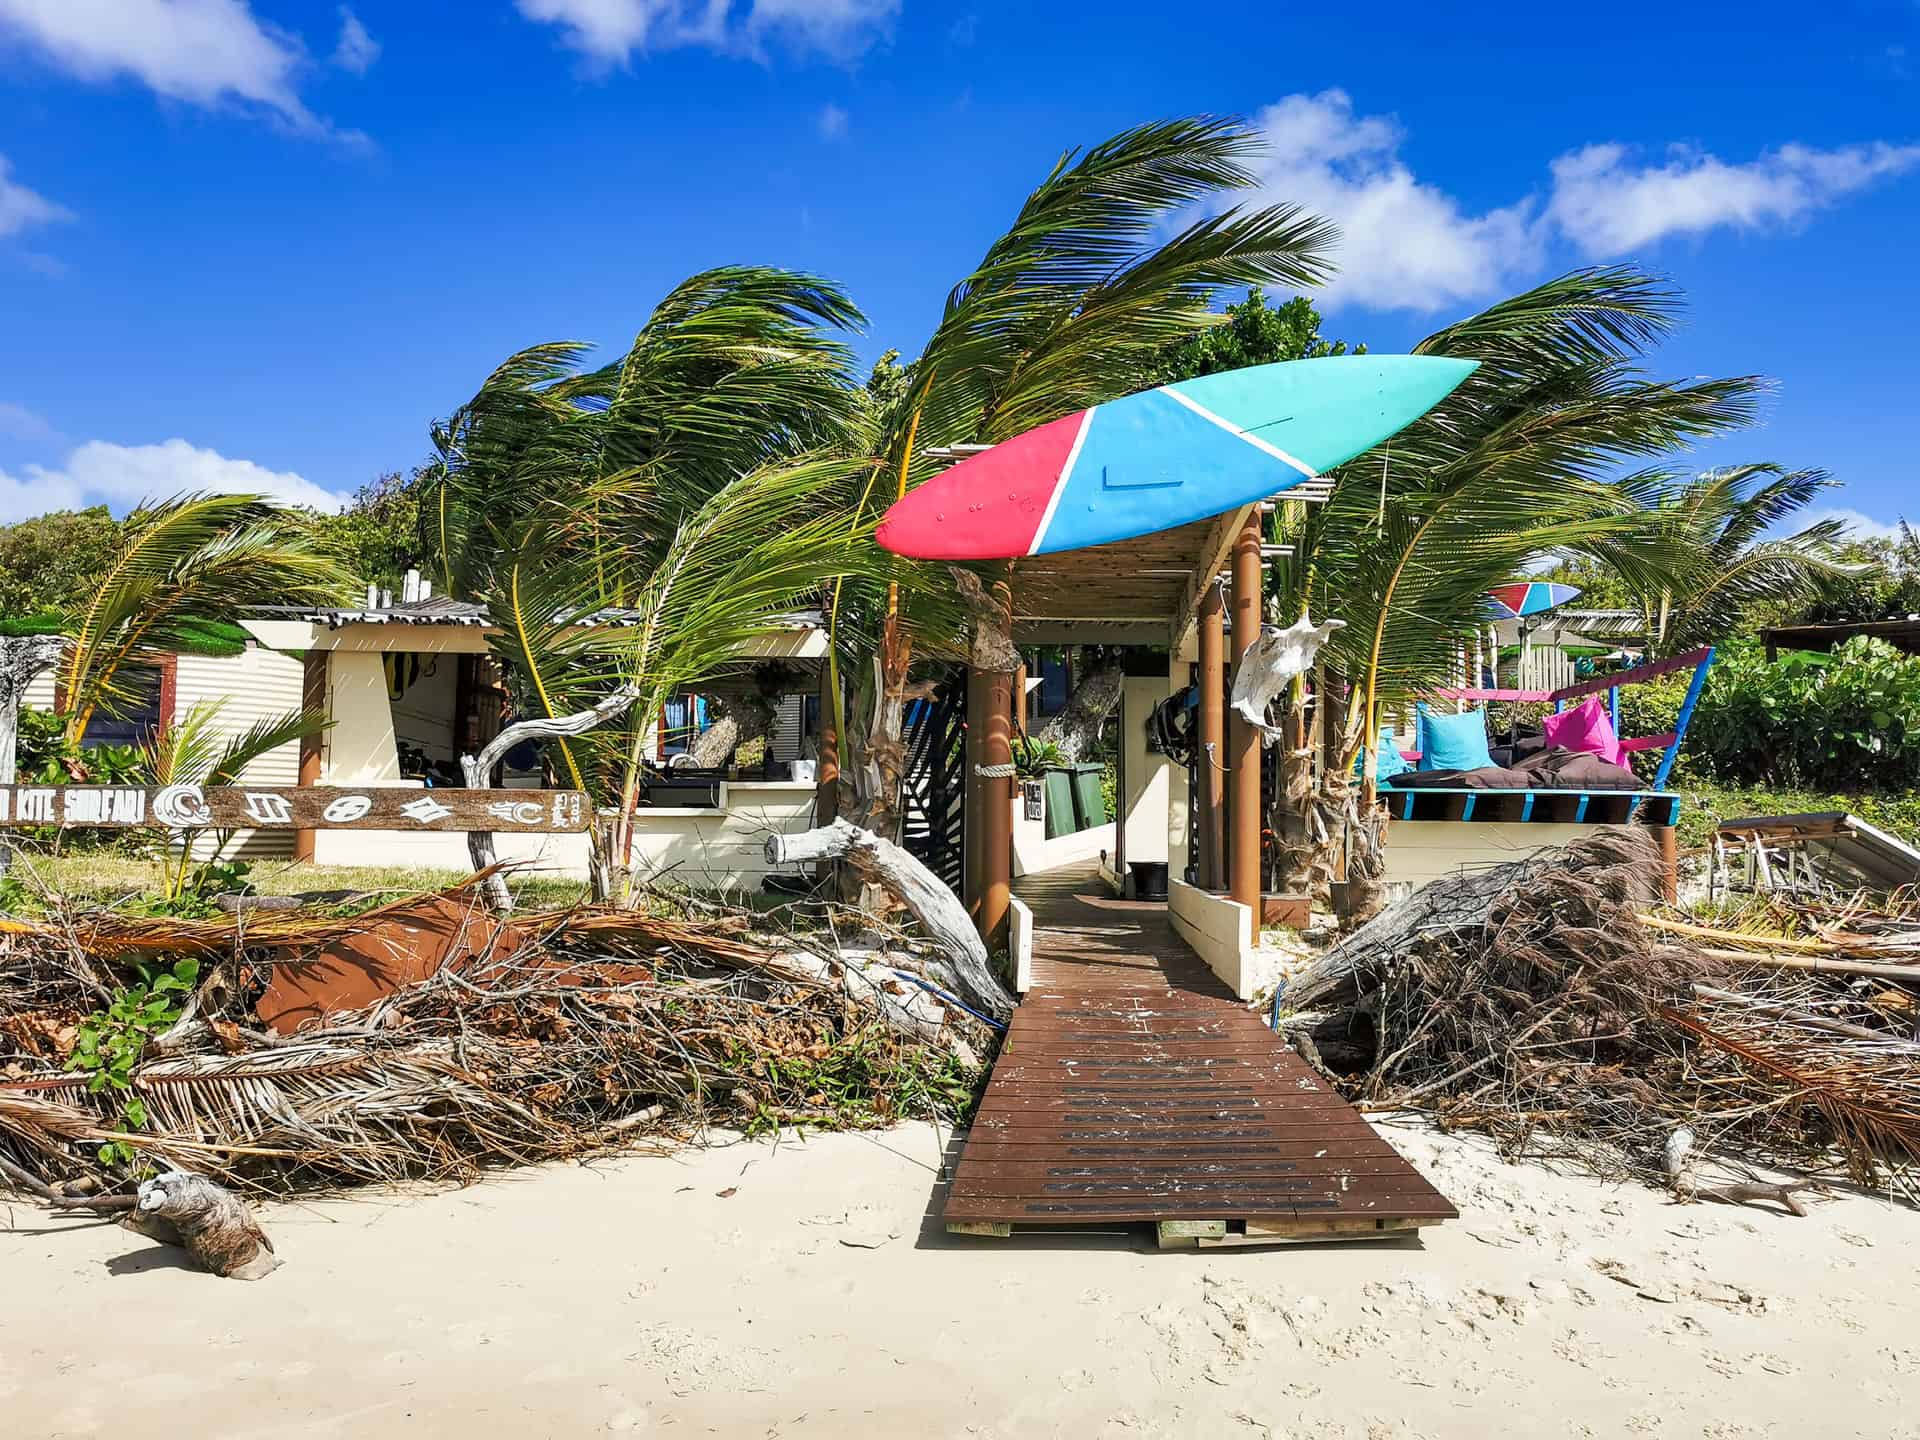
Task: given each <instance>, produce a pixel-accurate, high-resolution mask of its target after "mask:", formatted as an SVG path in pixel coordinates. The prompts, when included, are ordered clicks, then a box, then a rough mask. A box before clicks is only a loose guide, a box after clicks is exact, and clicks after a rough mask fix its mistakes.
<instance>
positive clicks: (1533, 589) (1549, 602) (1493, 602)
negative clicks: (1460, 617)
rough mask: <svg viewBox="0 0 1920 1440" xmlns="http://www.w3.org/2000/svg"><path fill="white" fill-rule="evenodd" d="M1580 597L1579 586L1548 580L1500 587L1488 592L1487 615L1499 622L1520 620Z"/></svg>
mask: <svg viewBox="0 0 1920 1440" xmlns="http://www.w3.org/2000/svg"><path fill="white" fill-rule="evenodd" d="M1579 594H1580V587H1579V586H1577V585H1556V584H1554V583H1553V582H1551V581H1548V580H1522V581H1516V582H1515V583H1514V584H1512V585H1496V586H1494V587H1493V589H1491V590H1489V591H1488V592H1487V613H1488V614H1489V615H1491V616H1492V617H1493V618H1494V619H1496V620H1518V619H1519V618H1520V617H1521V616H1523V615H1538V614H1539V613H1540V612H1541V611H1543V610H1551V609H1553V608H1554V606H1556V605H1564V604H1566V603H1567V602H1568V601H1569V600H1572V599H1575V598H1576V597H1577V596H1578V595H1579Z"/></svg>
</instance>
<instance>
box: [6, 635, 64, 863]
mask: <svg viewBox="0 0 1920 1440" xmlns="http://www.w3.org/2000/svg"><path fill="white" fill-rule="evenodd" d="M66 644H67V642H66V640H65V639H64V638H63V637H62V636H59V635H19V636H7V637H5V638H0V785H11V784H13V782H14V779H15V778H16V775H17V773H18V770H19V755H20V749H19V747H20V701H21V699H22V697H24V696H25V695H26V693H27V687H28V686H29V685H31V684H33V682H34V680H35V679H36V678H38V676H39V675H40V672H41V671H43V670H47V669H51V668H52V667H53V666H54V665H57V664H58V663H59V661H60V654H61V651H63V650H64V649H65V648H66ZM12 863H13V846H12V844H11V843H10V842H9V841H8V840H7V839H6V837H5V836H0V875H4V874H6V873H7V869H8V867H9V866H10V865H11V864H12Z"/></svg>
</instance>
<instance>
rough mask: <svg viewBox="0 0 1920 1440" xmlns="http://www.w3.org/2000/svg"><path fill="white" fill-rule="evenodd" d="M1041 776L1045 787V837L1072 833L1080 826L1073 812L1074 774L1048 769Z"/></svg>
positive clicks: (1050, 838) (1049, 837) (1051, 837)
mask: <svg viewBox="0 0 1920 1440" xmlns="http://www.w3.org/2000/svg"><path fill="white" fill-rule="evenodd" d="M1043 778H1044V780H1045V783H1046V789H1047V839H1049V840H1052V839H1054V838H1055V837H1056V836H1060V835H1071V834H1073V832H1074V831H1075V830H1077V829H1079V828H1080V827H1079V825H1078V824H1077V823H1076V821H1075V819H1074V814H1073V781H1074V776H1073V775H1072V774H1071V773H1070V772H1069V771H1066V770H1048V771H1046V772H1045V773H1044V776H1043Z"/></svg>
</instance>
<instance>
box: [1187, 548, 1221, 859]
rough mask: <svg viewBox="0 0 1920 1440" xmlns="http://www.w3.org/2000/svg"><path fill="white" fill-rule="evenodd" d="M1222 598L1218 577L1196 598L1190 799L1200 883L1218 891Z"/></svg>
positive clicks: (1219, 856) (1219, 855)
mask: <svg viewBox="0 0 1920 1440" xmlns="http://www.w3.org/2000/svg"><path fill="white" fill-rule="evenodd" d="M1224 614H1225V603H1224V601H1223V600H1222V599H1221V595H1220V582H1219V581H1217V580H1216V581H1214V582H1213V583H1212V584H1211V585H1209V586H1207V591H1206V597H1205V598H1204V599H1202V600H1201V602H1200V729H1199V748H1200V764H1199V775H1200V786H1199V793H1198V794H1196V795H1195V796H1194V797H1193V803H1194V806H1195V808H1196V809H1198V811H1199V812H1200V813H1199V831H1200V874H1199V881H1200V888H1201V889H1202V890H1219V889H1222V888H1224V887H1225V885H1226V883H1227V867H1226V813H1225V812H1226V786H1225V778H1224V772H1223V771H1222V769H1221V767H1222V766H1223V765H1225V764H1226V763H1227V733H1226V732H1227V641H1226V629H1225V621H1224V618H1223V617H1224Z"/></svg>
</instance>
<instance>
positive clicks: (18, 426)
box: [0, 400, 60, 444]
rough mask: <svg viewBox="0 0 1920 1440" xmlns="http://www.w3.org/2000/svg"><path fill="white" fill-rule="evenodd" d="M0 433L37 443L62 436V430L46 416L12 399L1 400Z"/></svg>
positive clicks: (12, 438)
mask: <svg viewBox="0 0 1920 1440" xmlns="http://www.w3.org/2000/svg"><path fill="white" fill-rule="evenodd" d="M0 435H4V436H6V437H7V438H8V439H9V440H25V441H28V442H30V443H35V444H40V443H45V442H46V441H49V440H58V439H59V438H60V432H59V431H57V430H55V429H54V428H53V426H51V425H49V424H48V423H47V421H46V418H45V417H44V416H41V415H36V414H34V412H33V411H31V410H29V409H28V408H27V407H26V406H24V405H15V404H14V403H13V402H12V401H10V400H0Z"/></svg>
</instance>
